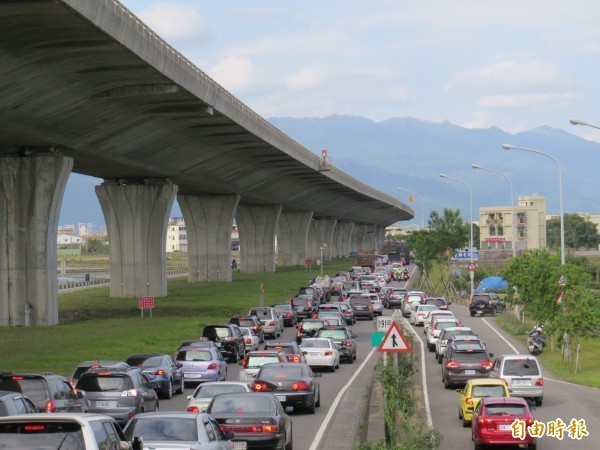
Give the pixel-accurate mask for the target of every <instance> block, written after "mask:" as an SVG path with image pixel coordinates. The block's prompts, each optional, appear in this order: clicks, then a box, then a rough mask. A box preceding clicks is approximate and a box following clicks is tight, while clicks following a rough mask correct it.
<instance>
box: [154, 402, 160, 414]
mask: <svg viewBox="0 0 600 450" xmlns="http://www.w3.org/2000/svg"><path fill="white" fill-rule="evenodd" d="M159 409H160V408H159V405H158V400H156V405H154V412H158V410H159Z"/></svg>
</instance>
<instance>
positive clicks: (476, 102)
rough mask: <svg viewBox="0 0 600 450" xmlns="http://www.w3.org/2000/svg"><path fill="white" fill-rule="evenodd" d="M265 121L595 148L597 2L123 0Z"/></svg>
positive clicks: (598, 137)
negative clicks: (409, 121)
mask: <svg viewBox="0 0 600 450" xmlns="http://www.w3.org/2000/svg"><path fill="white" fill-rule="evenodd" d="M122 3H123V4H124V5H125V6H126V7H127V8H129V9H130V10H131V11H132V12H133V13H134V14H135V15H137V16H138V17H140V18H141V19H142V20H143V21H144V22H146V23H147V24H148V25H149V26H150V28H152V29H153V30H155V31H156V32H157V33H158V34H159V35H160V36H161V37H162V38H163V39H165V40H166V41H167V42H168V43H169V44H171V45H172V46H173V47H174V48H175V49H176V50H177V51H179V52H180V53H182V54H183V55H184V56H186V57H187V58H188V59H190V60H191V61H192V62H193V63H194V64H196V65H197V66H198V67H199V68H200V69H201V70H203V71H204V72H206V73H207V74H208V75H209V76H211V77H212V78H213V79H214V80H215V81H217V83H219V84H221V85H222V86H223V87H225V89H227V90H228V91H230V92H231V93H232V94H233V95H235V96H236V97H237V98H238V99H239V100H241V101H242V102H244V103H245V104H246V105H247V106H248V107H250V108H251V109H253V110H254V111H256V112H257V113H258V114H260V115H261V116H263V117H265V118H267V119H268V118H273V117H294V118H303V117H327V116H330V115H335V114H342V115H356V116H363V117H367V118H369V119H372V120H374V121H383V120H386V119H389V118H392V117H415V118H418V119H423V120H428V121H432V122H444V121H450V122H452V123H454V124H456V125H459V126H462V127H466V128H488V127H491V126H496V127H499V128H501V129H502V130H504V131H507V132H510V133H517V132H519V131H524V130H530V129H532V128H536V127H538V126H541V125H548V126H552V127H556V128H562V129H565V130H566V131H568V132H569V133H572V134H576V135H578V136H581V137H584V138H586V139H590V140H594V141H598V142H600V130H597V129H594V128H591V127H583V126H572V125H570V123H569V119H570V118H579V119H581V120H584V121H586V122H588V123H591V124H595V125H599V126H600V104H599V102H598V100H599V99H600V77H599V74H600V62H599V61H600V27H599V26H598V24H599V23H600V2H599V1H597V0H569V1H564V0H525V1H523V0H520V1H513V0H503V1H493V0H453V1H443V0H418V1H410V0H362V1H360V0H326V1H323V0H320V1H313V0H303V1H290V0H253V1H249V0H221V1H214V0H205V1H200V0H178V1H173V2H168V1H167V2H165V1H152V0H122Z"/></svg>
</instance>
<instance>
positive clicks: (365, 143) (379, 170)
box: [60, 116, 600, 225]
mask: <svg viewBox="0 0 600 450" xmlns="http://www.w3.org/2000/svg"><path fill="white" fill-rule="evenodd" d="M269 121H270V122H271V123H272V124H273V125H275V126H276V127H278V128H280V129H281V130H282V131H283V132H285V133H286V134H288V135H289V136H290V137H292V138H293V139H294V140H296V141H298V142H299V143H300V144H302V145H303V146H305V147H307V148H308V149H310V150H312V151H313V152H314V153H316V154H318V155H320V154H321V150H322V149H327V151H328V155H329V156H330V157H331V158H332V162H333V165H334V167H336V168H339V169H340V170H343V171H344V172H346V173H348V174H349V175H351V176H353V177H354V178H356V179H358V180H360V181H362V182H363V183H366V184H368V185H371V186H373V187H375V188H377V189H379V190H381V191H383V192H385V193H387V194H389V195H391V196H394V197H397V198H399V199H400V200H402V201H404V202H405V203H407V204H409V205H410V206H411V207H412V208H413V210H414V211H415V219H414V220H413V221H411V222H412V223H415V224H419V223H420V218H421V217H420V216H421V198H422V199H423V202H422V205H423V208H424V214H425V220H427V218H428V217H429V212H430V211H431V210H438V211H441V210H443V209H444V208H452V209H460V210H461V212H462V214H463V216H464V217H468V214H469V211H468V209H469V194H468V191H467V188H466V187H465V186H463V185H461V184H460V183H457V182H455V181H452V180H447V179H442V178H440V177H439V174H440V173H445V174H447V175H448V176H450V177H453V178H458V179H460V180H463V181H465V182H467V183H468V184H469V185H470V186H471V188H472V191H473V215H474V216H475V217H478V212H477V209H478V208H479V207H480V206H493V205H509V204H510V195H509V194H510V191H509V185H508V183H507V181H506V180H505V179H503V178H502V177H500V176H498V175H495V174H493V173H489V172H488V171H484V170H474V169H473V168H471V164H473V163H478V164H481V165H482V166H484V167H487V168H489V169H492V170H496V171H498V172H502V173H504V174H505V175H507V176H508V177H509V178H510V179H511V180H512V184H513V188H514V196H515V199H516V198H517V197H518V196H520V195H529V194H532V193H538V194H541V195H544V196H545V197H546V201H547V210H548V211H547V212H548V214H557V213H558V212H559V172H558V169H557V166H556V164H555V162H553V161H552V160H550V159H549V158H546V157H543V156H541V155H536V154H533V153H530V152H525V151H520V150H503V149H502V144H506V143H508V144H513V145H516V146H520V147H526V148H531V149H535V150H538V151H542V152H545V153H548V154H550V155H552V156H554V157H555V158H556V159H557V160H558V161H559V162H560V165H561V168H562V176H563V198H564V211H565V212H569V213H575V212H585V213H590V214H594V213H600V207H599V205H598V203H599V202H598V199H597V198H596V194H595V189H596V187H597V186H598V184H600V183H599V181H598V178H597V177H598V173H597V169H596V168H598V167H600V164H599V163H600V143H596V142H591V141H587V140H585V139H582V138H580V137H578V136H575V135H572V134H569V133H567V132H566V131H564V130H561V129H557V128H550V127H545V126H540V127H538V128H535V129H533V130H529V131H524V132H521V133H517V134H510V133H507V132H505V131H502V130H501V129H499V128H496V127H492V128H487V129H470V128H462V127H459V126H457V125H454V124H452V123H450V122H443V123H434V122H428V121H425V120H419V119H415V118H410V117H407V118H392V119H388V120H385V121H382V122H374V121H372V120H370V119H367V118H364V117H357V116H330V117H326V118H303V119H297V118H272V119H269ZM100 182H101V180H99V179H95V178H92V177H87V176H83V175H78V174H72V175H71V177H70V179H69V182H68V185H67V189H66V191H65V197H64V200H63V206H62V210H61V216H60V224H69V223H70V224H76V223H80V222H84V223H93V224H95V225H103V224H104V218H103V216H102V211H101V209H100V204H99V202H98V199H97V198H96V194H95V192H94V186H95V185H97V184H99V183H100ZM398 187H402V188H405V189H409V190H411V191H414V192H416V193H417V194H418V195H417V196H413V197H414V201H413V203H409V195H410V194H408V193H406V192H400V191H398V190H397V188H398ZM180 215H181V212H180V210H179V206H178V205H177V204H176V205H175V206H174V209H173V213H172V216H180Z"/></svg>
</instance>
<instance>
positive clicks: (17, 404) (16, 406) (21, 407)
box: [0, 391, 37, 417]
mask: <svg viewBox="0 0 600 450" xmlns="http://www.w3.org/2000/svg"><path fill="white" fill-rule="evenodd" d="M36 412H37V410H36V409H35V405H34V404H33V402H32V401H31V400H29V399H28V398H27V397H26V396H24V395H23V394H21V393H20V392H10V391H0V417H6V416H17V415H20V414H34V413H36Z"/></svg>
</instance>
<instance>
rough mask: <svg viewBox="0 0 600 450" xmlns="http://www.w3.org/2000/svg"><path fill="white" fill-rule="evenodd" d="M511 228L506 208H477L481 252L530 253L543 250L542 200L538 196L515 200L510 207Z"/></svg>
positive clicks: (543, 201)
mask: <svg viewBox="0 0 600 450" xmlns="http://www.w3.org/2000/svg"><path fill="white" fill-rule="evenodd" d="M514 210H515V226H514V229H513V223H512V210H511V207H510V206H485V207H482V208H479V239H480V248H481V250H484V251H485V250H511V249H512V242H513V239H514V242H515V248H516V250H517V251H519V250H533V249H536V248H546V198H545V197H544V196H542V195H539V194H531V195H525V196H520V197H519V202H518V204H517V205H516V206H515V208H514Z"/></svg>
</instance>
